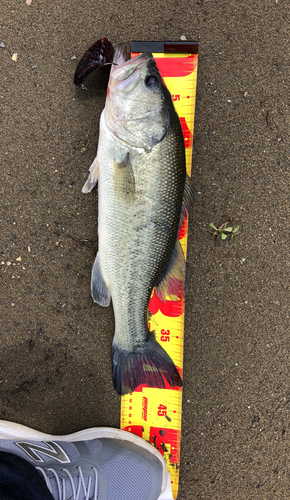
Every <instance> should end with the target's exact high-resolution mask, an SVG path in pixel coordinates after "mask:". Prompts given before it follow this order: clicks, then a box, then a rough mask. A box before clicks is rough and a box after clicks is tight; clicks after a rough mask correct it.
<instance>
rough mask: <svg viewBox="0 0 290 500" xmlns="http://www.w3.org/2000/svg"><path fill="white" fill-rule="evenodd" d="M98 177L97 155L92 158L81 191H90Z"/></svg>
mask: <svg viewBox="0 0 290 500" xmlns="http://www.w3.org/2000/svg"><path fill="white" fill-rule="evenodd" d="M98 177H99V160H98V157H97V156H96V158H95V159H94V161H93V163H92V164H91V166H90V173H89V177H88V178H87V180H86V182H85V184H84V187H83V189H82V192H83V193H90V192H91V190H92V189H93V188H94V187H95V185H96V184H97V182H98Z"/></svg>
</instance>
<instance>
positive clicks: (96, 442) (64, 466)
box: [0, 420, 173, 500]
mask: <svg viewBox="0 0 290 500" xmlns="http://www.w3.org/2000/svg"><path fill="white" fill-rule="evenodd" d="M0 451H6V452H10V453H14V454H15V455H18V456H20V457H22V458H24V459H25V460H27V461H29V462H30V463H31V464H33V465H34V467H35V468H36V469H37V470H38V471H39V472H40V474H42V476H43V477H44V479H45V481H46V484H47V486H48V489H49V490H50V492H51V494H52V496H53V498H54V499H55V500H173V496H172V492H171V481H170V474H169V473H168V470H167V465H166V463H165V461H164V459H163V457H162V455H161V454H160V453H159V451H158V450H156V449H155V448H154V447H153V446H152V445H150V444H149V443H147V442H146V441H145V440H144V439H142V438H140V437H138V436H135V435H134V434H130V433H128V432H125V431H121V430H119V429H112V428H109V427H107V428H106V427H100V428H92V429H85V430H83V431H80V432H76V433H74V434H69V435H66V436H52V435H49V434H44V433H42V432H38V431H36V430H33V429H30V428H28V427H25V426H23V425H19V424H15V423H12V422H7V421H4V420H0Z"/></svg>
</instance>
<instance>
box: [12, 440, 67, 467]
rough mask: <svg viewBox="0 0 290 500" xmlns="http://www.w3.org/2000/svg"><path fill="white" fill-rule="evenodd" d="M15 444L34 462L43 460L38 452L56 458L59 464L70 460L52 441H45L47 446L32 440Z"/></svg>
mask: <svg viewBox="0 0 290 500" xmlns="http://www.w3.org/2000/svg"><path fill="white" fill-rule="evenodd" d="M15 444H17V446H19V448H21V449H22V450H23V451H25V453H26V454H27V455H28V456H29V457H30V458H31V459H32V460H35V461H36V462H44V460H43V459H42V458H41V456H40V455H39V453H41V454H42V455H46V456H47V457H50V458H53V459H54V460H57V461H58V462H60V463H61V464H67V463H69V462H70V459H69V458H68V456H67V454H66V453H65V451H64V450H63V449H62V448H61V447H60V446H59V445H58V444H57V443H54V442H53V441H47V443H46V445H47V447H45V446H40V445H38V444H34V443H33V442H32V443H31V442H30V443H28V442H26V441H18V442H17V443H15Z"/></svg>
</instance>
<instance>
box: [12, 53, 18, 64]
mask: <svg viewBox="0 0 290 500" xmlns="http://www.w3.org/2000/svg"><path fill="white" fill-rule="evenodd" d="M11 59H12V61H14V62H16V61H17V59H18V54H16V52H14V54H12V57H11Z"/></svg>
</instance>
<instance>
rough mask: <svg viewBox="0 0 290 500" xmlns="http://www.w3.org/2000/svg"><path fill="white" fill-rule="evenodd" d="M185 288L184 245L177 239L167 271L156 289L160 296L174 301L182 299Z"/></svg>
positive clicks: (161, 298) (163, 299)
mask: <svg viewBox="0 0 290 500" xmlns="http://www.w3.org/2000/svg"><path fill="white" fill-rule="evenodd" d="M185 289H186V262H185V258H184V253H183V250H182V246H181V244H180V242H179V240H178V239H177V240H176V244H175V247H174V249H173V252H172V254H171V258H170V260H169V262H168V266H167V268H166V270H165V273H164V274H163V275H162V276H161V277H160V278H159V280H158V282H157V284H156V285H155V290H156V294H157V296H158V298H159V299H160V300H162V301H163V302H166V297H169V298H170V300H173V301H176V300H180V298H181V297H182V295H183V293H184V291H185Z"/></svg>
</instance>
